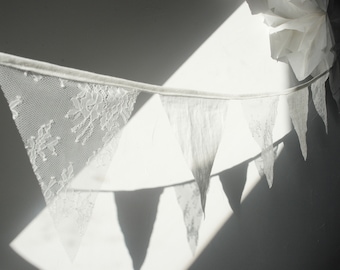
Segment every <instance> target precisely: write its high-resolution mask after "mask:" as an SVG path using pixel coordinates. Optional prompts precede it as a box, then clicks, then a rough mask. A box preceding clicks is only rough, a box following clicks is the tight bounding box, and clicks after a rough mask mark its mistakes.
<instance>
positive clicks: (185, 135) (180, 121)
mask: <svg viewBox="0 0 340 270" xmlns="http://www.w3.org/2000/svg"><path fill="white" fill-rule="evenodd" d="M161 100H162V103H163V107H164V109H165V111H166V113H167V115H168V118H169V121H170V124H171V126H172V128H173V130H174V132H175V136H176V137H177V139H178V141H179V144H180V146H181V149H182V152H183V155H184V158H185V160H186V162H187V164H188V166H189V168H190V169H191V171H192V174H193V176H194V178H195V180H196V182H197V184H198V187H199V190H200V195H201V205H202V209H203V211H204V208H205V201H206V193H207V190H208V187H209V180H210V173H211V169H212V166H213V163H214V159H215V156H216V152H217V149H218V146H219V143H220V141H221V137H222V133H223V131H224V124H225V118H226V115H227V110H228V101H227V100H214V99H204V98H190V97H176V96H161Z"/></svg>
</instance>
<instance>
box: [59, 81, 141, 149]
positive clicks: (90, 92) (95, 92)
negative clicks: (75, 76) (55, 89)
mask: <svg viewBox="0 0 340 270" xmlns="http://www.w3.org/2000/svg"><path fill="white" fill-rule="evenodd" d="M78 88H79V89H80V92H79V93H78V94H77V96H76V97H73V98H71V101H72V103H73V106H74V108H72V109H71V110H69V111H68V112H67V114H66V115H65V117H66V118H67V119H71V120H73V121H74V122H76V121H78V123H77V124H76V125H74V126H73V127H72V128H71V132H72V133H76V134H77V135H76V138H75V142H77V143H78V142H81V144H82V145H85V144H86V142H87V141H88V140H89V139H90V137H91V136H92V134H93V131H94V127H95V124H94V123H95V122H97V121H98V122H99V125H100V128H101V130H103V131H105V135H104V137H103V139H102V140H103V142H104V143H108V142H109V141H111V139H112V138H113V137H114V136H115V135H116V134H117V133H118V132H119V130H120V127H121V126H122V125H124V124H125V123H126V122H127V120H128V119H129V117H130V115H131V112H132V108H133V104H134V103H135V101H136V98H137V95H138V93H139V91H136V90H130V91H128V90H125V89H123V88H119V87H113V86H107V85H98V84H80V83H79V84H78Z"/></svg>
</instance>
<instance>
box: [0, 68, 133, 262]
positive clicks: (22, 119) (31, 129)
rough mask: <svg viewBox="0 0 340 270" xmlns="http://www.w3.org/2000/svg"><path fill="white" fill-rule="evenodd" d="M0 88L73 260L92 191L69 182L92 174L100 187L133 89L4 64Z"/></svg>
mask: <svg viewBox="0 0 340 270" xmlns="http://www.w3.org/2000/svg"><path fill="white" fill-rule="evenodd" d="M0 86H1V89H2V91H3V92H4V94H5V97H6V99H7V101H8V103H9V107H10V110H11V112H12V115H13V119H14V120H15V123H16V126H17V128H18V130H19V133H20V135H21V138H22V140H23V142H24V144H25V147H26V150H27V154H28V157H29V159H30V162H31V165H32V169H33V171H34V173H35V175H36V177H37V180H38V183H39V185H40V187H41V189H42V193H43V195H44V198H45V201H46V204H47V206H48V209H49V212H50V214H51V216H52V219H53V220H54V223H55V226H56V229H57V231H58V233H59V235H60V238H61V241H62V243H63V245H64V247H65V249H66V250H67V253H68V255H69V257H70V258H71V259H73V258H74V257H75V255H76V253H77V250H78V248H79V245H80V241H81V239H82V236H83V234H84V232H85V230H86V227H87V224H88V222H89V219H90V217H91V214H92V208H93V205H94V203H95V199H96V192H91V191H90V190H89V191H86V192H81V191H77V190H75V189H74V188H73V187H72V183H73V182H75V181H77V179H81V181H85V182H86V181H87V180H88V179H89V178H95V179H96V180H97V181H94V182H95V183H96V186H92V188H93V189H94V190H95V189H98V188H99V187H100V185H101V183H102V182H103V181H104V180H105V174H106V171H107V166H108V165H109V162H110V160H111V157H112V155H113V153H114V150H115V146H116V144H117V141H118V139H119V131H120V130H121V128H122V127H123V126H124V124H125V123H126V122H127V121H128V119H129V117H130V115H131V112H132V110H133V106H134V103H135V101H136V98H137V95H138V93H139V92H138V91H136V90H133V89H129V88H121V87H114V86H108V85H101V84H91V83H85V82H84V83H83V82H75V81H65V80H61V79H59V78H58V77H53V76H43V75H41V74H38V73H32V72H26V71H23V70H17V69H13V68H10V67H4V66H0Z"/></svg>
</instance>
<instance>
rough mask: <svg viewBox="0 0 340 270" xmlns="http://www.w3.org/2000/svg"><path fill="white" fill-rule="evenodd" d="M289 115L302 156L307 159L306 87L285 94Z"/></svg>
mask: <svg viewBox="0 0 340 270" xmlns="http://www.w3.org/2000/svg"><path fill="white" fill-rule="evenodd" d="M287 102H288V109H289V115H290V118H291V119H292V123H293V126H294V129H295V131H296V133H297V135H298V138H299V143H300V148H301V152H302V156H303V158H304V159H305V160H306V159H307V139H306V133H307V118H308V88H307V87H306V88H304V89H302V90H299V91H297V92H294V93H291V94H289V95H288V96H287Z"/></svg>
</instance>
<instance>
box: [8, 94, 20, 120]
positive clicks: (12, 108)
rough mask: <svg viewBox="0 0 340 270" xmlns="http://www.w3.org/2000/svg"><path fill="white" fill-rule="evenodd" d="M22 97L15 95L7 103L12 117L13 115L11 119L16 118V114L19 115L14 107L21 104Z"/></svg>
mask: <svg viewBox="0 0 340 270" xmlns="http://www.w3.org/2000/svg"><path fill="white" fill-rule="evenodd" d="M22 102H23V101H22V98H21V96H16V97H15V99H14V100H12V101H11V102H10V103H9V108H10V110H11V112H12V117H13V120H15V119H17V118H18V116H19V113H18V111H17V110H16V108H17V107H18V106H19V105H20V104H22Z"/></svg>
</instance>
